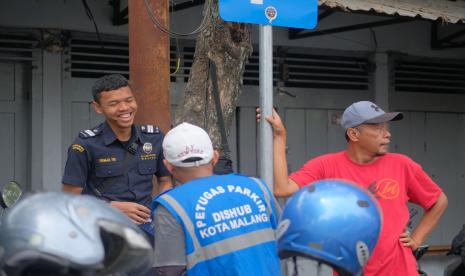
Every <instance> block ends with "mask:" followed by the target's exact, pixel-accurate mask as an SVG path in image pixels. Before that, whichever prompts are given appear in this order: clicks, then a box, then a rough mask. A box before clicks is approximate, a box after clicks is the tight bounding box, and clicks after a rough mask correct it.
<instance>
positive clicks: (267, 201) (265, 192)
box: [249, 177, 281, 217]
mask: <svg viewBox="0 0 465 276" xmlns="http://www.w3.org/2000/svg"><path fill="white" fill-rule="evenodd" d="M249 178H250V179H252V180H254V181H255V182H256V183H257V184H258V187H260V189H261V190H262V192H263V194H264V196H265V201H266V205H267V206H268V208H267V209H268V216H270V217H271V204H270V195H269V194H268V190H267V189H266V188H265V186H264V185H263V183H262V182H261V181H260V180H259V179H258V178H255V177H249ZM272 199H273V202H274V205H275V208H276V209H277V212H278V214H280V213H281V206H279V203H278V202H276V199H275V198H274V197H272Z"/></svg>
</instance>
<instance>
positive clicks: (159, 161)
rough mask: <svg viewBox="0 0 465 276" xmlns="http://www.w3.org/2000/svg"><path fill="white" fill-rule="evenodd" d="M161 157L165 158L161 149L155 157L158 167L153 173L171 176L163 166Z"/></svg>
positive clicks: (158, 175)
mask: <svg viewBox="0 0 465 276" xmlns="http://www.w3.org/2000/svg"><path fill="white" fill-rule="evenodd" d="M163 159H165V156H164V155H163V151H162V150H161V151H160V153H159V154H158V158H157V168H158V169H157V171H156V172H155V175H156V176H157V177H163V176H171V174H170V172H169V171H168V169H167V168H166V167H165V164H164V163H163Z"/></svg>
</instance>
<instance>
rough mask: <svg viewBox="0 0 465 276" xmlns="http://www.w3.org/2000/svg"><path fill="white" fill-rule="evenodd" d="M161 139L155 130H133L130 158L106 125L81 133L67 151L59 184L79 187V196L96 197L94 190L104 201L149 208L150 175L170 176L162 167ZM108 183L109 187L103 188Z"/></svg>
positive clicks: (160, 135)
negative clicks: (81, 190)
mask: <svg viewBox="0 0 465 276" xmlns="http://www.w3.org/2000/svg"><path fill="white" fill-rule="evenodd" d="M163 137H164V135H163V134H162V133H161V132H160V131H159V130H158V127H154V126H152V125H144V126H133V128H132V135H131V139H130V141H129V142H128V143H127V144H128V145H132V146H131V148H132V152H133V154H132V153H130V151H131V149H130V150H129V151H128V149H127V147H125V145H123V143H121V142H120V141H119V140H118V139H117V137H116V135H115V134H114V133H113V130H112V129H111V128H110V126H109V125H108V124H107V123H102V124H100V125H99V126H97V127H95V128H92V129H88V130H85V131H82V132H80V133H79V136H78V137H77V138H76V140H75V141H74V143H73V144H72V145H71V146H70V147H69V149H68V159H67V161H66V166H65V172H64V175H63V180H62V181H63V183H66V184H71V185H76V186H80V187H82V188H83V194H91V195H96V193H95V190H94V188H96V189H98V190H101V191H102V190H103V191H102V193H101V195H102V199H104V200H110V201H130V202H136V203H139V204H142V205H144V206H146V207H147V208H150V204H151V201H152V197H151V193H152V188H153V185H152V177H153V175H156V176H157V177H163V176H169V175H170V173H169V171H168V170H167V169H166V167H165V166H164V164H163V151H162V141H163ZM126 155H128V156H126ZM125 158H126V160H125ZM125 163H126V165H125ZM110 179H111V180H110ZM108 181H109V182H110V185H108V184H105V183H106V182H108ZM105 186H107V187H106V188H103V187H105ZM97 196H98V195H97Z"/></svg>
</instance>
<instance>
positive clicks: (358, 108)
mask: <svg viewBox="0 0 465 276" xmlns="http://www.w3.org/2000/svg"><path fill="white" fill-rule="evenodd" d="M259 116H260V114H258V118H259ZM402 117H403V115H402V114H401V113H399V112H389V113H386V112H384V111H383V110H382V109H381V108H380V107H378V106H377V105H376V104H374V103H372V102H369V101H360V102H356V103H353V104H352V105H350V106H349V107H347V108H346V110H345V111H344V113H343V114H342V120H341V125H342V127H343V128H344V129H345V137H346V140H347V148H346V150H344V151H341V152H336V153H329V154H325V155H322V156H318V157H316V158H314V159H312V160H310V161H308V162H307V163H306V164H305V165H304V166H303V167H302V168H301V169H300V170H298V171H296V172H294V173H292V174H291V175H290V176H288V171H287V161H286V149H285V148H286V129H285V128H284V125H283V123H282V121H281V119H280V117H279V115H278V114H277V113H276V112H273V115H272V116H270V117H268V118H266V119H267V121H268V122H269V123H270V124H271V125H272V127H273V136H274V142H273V143H274V194H275V195H276V196H281V197H282V196H289V195H291V194H293V193H294V192H296V191H297V190H299V188H302V187H304V186H306V185H309V184H311V183H313V182H315V181H317V180H321V179H345V180H349V181H352V182H354V183H356V184H357V185H359V186H361V187H363V188H366V189H368V190H369V191H370V192H372V193H373V194H374V196H375V197H376V198H377V199H378V202H379V204H380V206H381V209H382V213H383V225H382V229H381V234H380V237H379V239H378V244H377V245H376V247H375V249H374V251H373V252H370V255H371V257H370V259H369V261H368V264H367V265H366V267H365V269H364V271H363V275H365V276H371V275H376V276H384V275H385V276H388V275H418V273H417V269H416V261H415V257H414V255H413V253H412V252H413V251H414V250H416V249H417V248H418V246H419V245H421V244H422V243H423V242H424V241H425V240H426V239H427V237H428V236H429V234H430V233H431V231H433V229H434V228H435V226H436V225H437V223H438V221H439V218H440V217H441V215H442V214H443V212H444V210H445V209H446V206H447V197H446V196H445V195H444V193H443V192H442V190H441V188H440V187H439V186H438V185H437V184H436V183H435V182H434V181H433V180H432V179H431V178H430V177H429V176H428V175H427V174H426V173H425V171H423V169H422V168H421V166H420V165H419V164H417V163H416V162H414V161H413V160H412V159H410V158H409V157H407V156H405V155H402V154H398V153H389V152H388V149H389V143H390V141H391V132H390V131H389V123H390V121H396V120H400V119H402ZM408 202H412V203H415V204H417V205H420V206H421V207H422V208H424V209H425V213H424V214H423V217H422V219H421V220H420V222H419V223H418V225H417V227H416V228H415V229H414V230H413V231H412V233H409V231H407V230H408V229H406V226H407V222H408V220H409V210H408V205H407V203H408ZM354 227H358V226H357V225H354ZM341 252H345V249H344V248H341ZM341 258H343V254H342V253H341Z"/></svg>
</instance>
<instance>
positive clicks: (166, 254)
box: [153, 205, 187, 268]
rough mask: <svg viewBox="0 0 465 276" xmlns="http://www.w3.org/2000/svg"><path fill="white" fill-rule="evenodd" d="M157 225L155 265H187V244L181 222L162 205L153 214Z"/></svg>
mask: <svg viewBox="0 0 465 276" xmlns="http://www.w3.org/2000/svg"><path fill="white" fill-rule="evenodd" d="M153 216H154V217H153V220H154V225H155V254H154V258H155V260H154V265H153V266H154V267H157V268H159V267H168V266H186V265H187V263H186V253H185V252H186V245H185V237H184V230H183V229H182V226H181V224H180V223H179V222H178V221H177V220H176V218H175V217H173V215H171V213H170V212H169V211H168V210H167V209H166V208H165V207H163V206H162V205H158V206H157V207H156V209H155V212H154V215H153Z"/></svg>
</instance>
